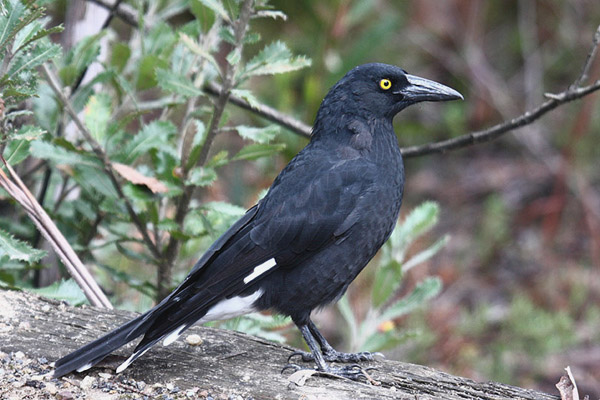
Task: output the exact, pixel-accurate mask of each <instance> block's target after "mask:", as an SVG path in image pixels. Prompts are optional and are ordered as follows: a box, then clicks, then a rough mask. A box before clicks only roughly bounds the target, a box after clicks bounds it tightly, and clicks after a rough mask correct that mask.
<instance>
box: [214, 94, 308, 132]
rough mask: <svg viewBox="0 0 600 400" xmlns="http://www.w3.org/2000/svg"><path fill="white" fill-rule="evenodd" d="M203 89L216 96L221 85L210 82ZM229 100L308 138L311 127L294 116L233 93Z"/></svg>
mask: <svg viewBox="0 0 600 400" xmlns="http://www.w3.org/2000/svg"><path fill="white" fill-rule="evenodd" d="M204 91H205V92H206V93H208V94H210V95H212V96H218V95H219V93H221V86H220V85H218V84H216V83H213V82H211V83H209V84H207V85H206V86H205V87H204ZM229 102H230V103H232V104H235V105H236V106H238V107H241V108H243V109H245V110H248V111H252V112H253V113H255V114H258V115H260V116H261V117H263V118H265V119H268V120H269V121H271V122H274V123H276V124H278V125H281V126H283V127H284V128H287V129H289V130H290V131H292V132H294V133H297V134H298V135H300V136H304V137H307V138H309V137H310V135H311V130H312V128H311V127H310V126H309V125H307V124H305V123H304V122H302V121H300V120H297V119H295V118H294V117H291V116H289V115H286V114H283V113H281V112H279V111H277V110H276V109H274V108H272V107H269V106H267V105H264V104H256V105H254V104H250V103H249V102H248V101H247V100H246V99H243V98H241V97H238V96H236V95H234V94H231V95H230V96H229Z"/></svg>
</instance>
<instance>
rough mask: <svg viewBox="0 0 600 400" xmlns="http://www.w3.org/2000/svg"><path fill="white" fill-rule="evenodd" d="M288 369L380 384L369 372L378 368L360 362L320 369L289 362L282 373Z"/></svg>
mask: <svg viewBox="0 0 600 400" xmlns="http://www.w3.org/2000/svg"><path fill="white" fill-rule="evenodd" d="M288 369H292V370H294V373H295V372H298V371H307V372H311V373H313V374H314V375H320V376H325V377H335V378H344V379H350V380H353V381H362V380H364V381H366V382H367V383H370V384H372V385H378V384H380V383H379V382H377V381H375V380H374V379H373V378H372V377H371V375H370V374H369V371H373V370H376V368H373V367H370V368H363V367H361V366H360V365H358V364H353V365H346V366H343V367H332V366H327V367H326V368H324V369H322V370H320V369H315V368H305V367H301V366H299V365H298V364H293V363H290V364H287V365H286V366H285V367H283V369H282V370H281V373H283V372H285V371H286V370H288Z"/></svg>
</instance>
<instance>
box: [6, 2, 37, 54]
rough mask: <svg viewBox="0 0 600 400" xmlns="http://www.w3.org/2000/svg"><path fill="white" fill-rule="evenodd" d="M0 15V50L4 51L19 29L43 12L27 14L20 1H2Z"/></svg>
mask: <svg viewBox="0 0 600 400" xmlns="http://www.w3.org/2000/svg"><path fill="white" fill-rule="evenodd" d="M2 7H3V8H2V11H3V12H2V13H0V50H1V49H4V48H5V47H6V45H7V44H8V42H9V41H11V40H12V39H13V38H14V37H15V36H16V35H17V34H18V33H19V31H20V30H21V29H23V28H24V27H25V26H27V25H28V24H30V23H31V22H32V21H33V20H35V19H37V18H39V17H41V15H42V12H43V10H37V11H35V12H33V13H32V12H28V10H27V8H26V6H25V5H24V4H23V3H22V2H21V1H15V0H12V1H6V2H5V1H3V2H2Z"/></svg>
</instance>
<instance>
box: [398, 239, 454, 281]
mask: <svg viewBox="0 0 600 400" xmlns="http://www.w3.org/2000/svg"><path fill="white" fill-rule="evenodd" d="M449 239H450V236H448V235H445V236H444V237H442V238H441V239H440V240H438V241H437V242H435V243H434V244H432V245H431V246H429V247H428V248H427V249H425V250H423V251H421V252H419V253H417V254H415V255H414V256H412V257H411V258H410V259H408V260H407V261H406V262H405V263H404V265H403V267H402V270H403V271H404V272H407V271H408V270H410V269H411V268H412V267H414V266H415V265H419V264H421V263H423V262H425V261H427V260H429V259H430V258H431V257H433V256H434V255H436V254H437V252H438V251H440V250H441V249H442V248H444V246H446V244H447V243H448V240H449Z"/></svg>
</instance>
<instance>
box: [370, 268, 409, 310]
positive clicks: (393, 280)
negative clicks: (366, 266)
mask: <svg viewBox="0 0 600 400" xmlns="http://www.w3.org/2000/svg"><path fill="white" fill-rule="evenodd" d="M401 283H402V265H401V264H400V263H399V262H397V261H396V260H390V261H389V262H388V263H387V264H385V265H382V266H380V267H379V268H377V270H376V272H375V279H374V280H373V287H374V288H377V289H376V290H373V291H372V293H371V299H372V302H373V307H374V308H378V307H380V306H381V305H382V304H384V303H385V302H386V301H387V300H388V299H389V298H390V297H391V296H392V294H393V293H394V291H395V290H396V289H397V288H398V287H399V286H400V284H401Z"/></svg>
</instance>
